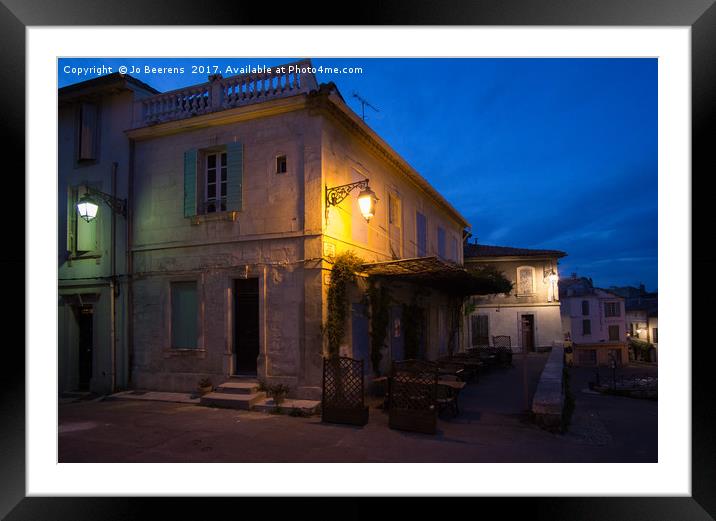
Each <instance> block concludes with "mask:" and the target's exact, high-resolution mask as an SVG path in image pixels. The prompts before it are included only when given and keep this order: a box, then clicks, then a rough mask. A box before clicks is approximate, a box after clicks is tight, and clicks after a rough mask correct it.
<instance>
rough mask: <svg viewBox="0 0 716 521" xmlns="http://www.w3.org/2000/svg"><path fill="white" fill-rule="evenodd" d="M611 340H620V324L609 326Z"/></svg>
mask: <svg viewBox="0 0 716 521" xmlns="http://www.w3.org/2000/svg"><path fill="white" fill-rule="evenodd" d="M609 341H610V342H618V341H619V326H609Z"/></svg>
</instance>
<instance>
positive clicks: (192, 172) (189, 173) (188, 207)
mask: <svg viewBox="0 0 716 521" xmlns="http://www.w3.org/2000/svg"><path fill="white" fill-rule="evenodd" d="M196 157H197V154H196V149H195V148H194V149H191V150H187V151H186V152H184V217H191V216H193V215H196Z"/></svg>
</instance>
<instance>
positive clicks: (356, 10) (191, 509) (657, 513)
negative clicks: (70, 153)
mask: <svg viewBox="0 0 716 521" xmlns="http://www.w3.org/2000/svg"><path fill="white" fill-rule="evenodd" d="M348 8H349V11H350V13H351V16H350V17H346V16H342V17H341V15H339V14H338V11H337V10H336V6H335V4H333V3H332V4H328V3H326V4H325V5H321V3H315V2H312V3H311V5H310V8H309V7H308V6H307V4H305V3H298V2H297V3H293V4H282V5H281V7H280V8H279V9H273V10H272V9H267V5H266V4H265V3H248V2H240V1H239V2H237V1H204V2H190V1H188V0H173V1H170V0H161V1H154V2H146V1H139V0H121V1H117V0H105V1H103V2H93V1H91V0H77V1H68V0H54V1H53V0H2V2H0V77H1V78H2V84H1V85H2V95H0V104H2V109H1V111H0V114H2V120H3V122H2V129H3V134H2V137H3V139H2V140H1V141H0V146H2V149H3V157H4V158H5V159H6V161H9V159H10V158H12V157H15V158H18V159H19V165H18V166H17V167H16V169H15V170H14V172H19V171H24V157H23V155H22V154H18V151H20V150H23V149H24V145H25V111H24V106H25V104H24V101H25V72H26V71H25V29H26V27H28V26H35V25H214V24H217V25H219V24H225V25H226V24H231V25H246V24H258V25H283V24H306V25H316V24H328V25H344V24H346V23H347V22H349V23H350V24H351V25H373V24H377V25H577V26H597V25H609V26H645V25H646V26H689V27H691V37H692V40H691V42H692V48H691V50H692V60H691V66H692V68H691V73H692V172H693V175H692V180H693V184H694V185H696V184H699V185H700V184H701V182H703V180H704V179H707V177H706V176H707V175H708V174H707V172H708V173H711V172H712V171H713V165H715V164H716V161H715V160H714V149H715V148H716V147H714V145H713V143H712V141H713V138H708V136H709V135H714V128H713V127H714V126H715V125H714V120H715V119H716V118H714V116H715V115H716V114H715V111H714V97H715V96H714V92H716V42H714V39H716V6H714V2H713V0H599V1H597V0H556V1H555V0H553V1H550V0H531V1H520V0H483V1H473V2H470V1H468V0H460V1H458V0H444V1H441V2H437V1H429V0H417V1H416V0H412V1H411V0H400V1H392V2H379V1H375V0H371V1H367V2H363V3H360V4H356V5H354V6H348ZM709 128H710V129H711V131H709ZM28 153H33V151H29V152H28ZM699 172H701V175H700V176H699V175H698V173H699ZM6 174H8V175H6V176H5V183H6V190H7V191H8V193H12V194H15V195H16V198H17V200H16V202H18V203H19V204H22V198H21V197H19V194H20V193H24V189H23V188H24V183H23V179H22V178H21V176H18V175H10V174H11V172H10V171H6ZM684 176H685V177H688V172H684ZM697 181H699V183H697ZM692 193H693V199H692V222H693V225H694V227H695V228H696V227H698V226H701V225H703V224H706V226H708V225H709V224H710V223H711V221H713V217H712V216H711V215H710V208H709V206H710V205H709V204H708V201H706V200H705V198H706V197H709V195H710V193H709V191H708V190H706V189H702V190H693V191H692ZM23 211H24V210H23V209H22V208H21V209H19V211H18V212H19V213H20V215H22V212H23ZM8 214H9V215H8V216H9V217H10V219H8V221H10V220H16V219H17V218H18V216H17V212H8ZM709 228H711V227H709ZM8 230H9V231H10V234H11V235H12V233H15V234H16V235H17V236H16V237H11V238H8V239H6V241H8V242H10V243H11V244H13V245H14V246H13V247H12V248H4V249H3V250H2V253H1V254H0V255H2V257H1V258H0V262H1V264H0V265H1V266H2V267H3V269H4V271H5V273H20V272H23V271H24V268H25V258H24V253H23V252H24V248H22V247H19V245H21V244H22V245H24V244H25V241H28V240H31V238H29V237H26V236H25V233H24V230H22V231H21V227H20V226H18V225H17V223H16V222H15V223H13V224H11V225H10V226H8ZM695 232H696V230H694V232H693V236H692V238H697V237H699V235H698V234H697V233H695ZM703 237H707V238H709V239H710V238H711V237H713V231H712V230H710V231H706V232H705V233H704V235H703ZM709 242H711V241H708V240H702V241H699V240H692V244H693V251H692V252H691V255H692V256H691V258H692V273H691V278H689V277H688V276H685V275H684V274H678V275H677V276H679V277H683V279H684V283H686V284H691V280H697V281H699V291H698V292H697V294H695V296H694V300H693V301H692V302H691V303H688V302H686V303H684V305H691V306H692V316H693V318H692V323H693V324H701V325H704V324H709V320H708V318H709V317H707V315H706V313H707V312H708V311H709V310H708V307H707V306H706V305H702V306H699V305H698V302H699V298H700V297H701V300H702V301H705V300H706V298H707V297H706V296H708V295H712V294H714V292H713V291H711V290H713V289H716V288H714V285H715V284H714V281H713V277H711V279H709V277H708V276H707V270H709V269H710V268H713V267H714V265H715V264H716V261H715V258H714V254H713V253H711V250H712V248H711V245H710V244H709ZM31 275H32V274H31V273H26V277H29V276H31ZM6 279H8V280H6V282H5V283H6V289H7V290H9V291H8V292H7V294H8V295H12V298H11V299H7V301H9V302H10V301H11V302H12V309H14V313H16V314H21V313H23V310H24V305H22V303H24V298H23V299H22V300H21V303H18V302H17V300H19V299H18V298H17V296H18V295H24V294H25V291H24V287H21V286H22V282H21V280H20V277H17V276H15V277H13V276H9V277H6ZM7 285H9V287H8V286H7ZM12 312H13V311H7V312H6V315H5V316H6V320H7V321H4V322H5V323H6V324H17V323H19V320H21V317H19V316H18V317H12V316H11V315H10V313H12ZM30 312H31V310H30ZM22 318H24V314H23V317H22ZM7 329H8V330H9V329H10V328H7ZM12 329H13V330H17V329H18V328H17V327H15V328H12ZM706 334H707V333H706V332H705V328H701V329H694V331H693V338H692V339H685V342H684V349H688V348H689V347H690V346H689V343H691V344H692V345H695V346H696V345H701V346H702V347H703V349H693V350H692V407H693V408H692V495H691V496H690V497H640V498H634V497H631V498H630V497H610V498H575V497H571V498H512V497H506V498H499V499H498V498H479V499H476V498H471V499H469V500H464V501H463V500H455V502H454V503H453V504H451V505H450V508H451V509H454V508H459V509H460V510H464V511H466V512H472V513H473V514H474V515H480V516H484V515H486V514H487V512H488V510H496V511H499V512H500V517H501V518H511V517H514V516H515V515H519V513H523V515H529V517H530V518H532V519H613V520H620V519H629V520H636V519H649V520H660V519H664V520H667V519H668V520H672V519H694V520H700V519H713V518H714V516H716V493H714V492H715V491H716V450H714V449H715V447H714V444H715V443H716V430H715V429H714V420H713V417H714V415H713V414H712V413H711V411H712V409H713V408H714V406H713V403H714V398H715V395H716V393H715V392H714V387H713V385H712V383H711V382H712V381H713V378H712V375H711V373H712V371H713V368H714V366H713V365H712V364H711V363H710V362H711V360H709V358H710V353H711V351H712V350H713V347H711V346H710V344H709V343H708V342H707V341H706V338H707V337H706V336H705V335H706ZM699 338H700V339H702V342H701V343H700V342H698V341H697V339H699ZM689 340H691V342H689ZM20 341H21V343H22V344H23V345H24V335H22V334H21V339H20ZM10 345H12V346H13V347H14V349H10V348H9V347H10ZM18 345H19V344H18V343H14V342H9V341H8V345H6V346H5V347H6V348H5V349H4V350H3V351H4V353H3V365H5V366H6V367H7V368H12V370H10V371H4V373H5V374H6V376H5V378H3V379H2V380H0V387H1V388H2V393H0V414H1V417H2V421H0V462H1V463H0V465H1V467H2V472H1V474H0V516H5V515H7V517H6V519H8V520H20V519H35V520H37V519H53V520H57V519H73V520H84V519H87V520H92V521H94V520H98V519H104V520H110V519H138V518H144V517H149V516H151V515H152V513H151V510H149V508H148V507H150V506H161V508H162V509H166V508H171V510H172V511H173V512H177V513H178V512H180V513H181V515H180V517H182V518H186V517H190V516H191V517H198V516H202V515H203V516H206V515H207V514H209V515H210V512H209V511H208V510H207V507H208V504H207V501H208V500H207V499H192V498H170V499H161V500H160V499H147V498H133V499H125V498H37V497H33V498H27V497H25V477H26V476H25V356H24V354H25V353H24V351H23V350H21V349H18V348H17V346H18ZM98 478H101V476H98ZM239 501H240V503H238V502H239ZM260 501H262V500H259V499H246V498H240V499H212V500H211V510H212V511H215V509H216V508H223V507H226V508H230V509H234V512H236V510H235V509H236V507H237V505H239V504H240V505H241V509H242V511H244V512H250V511H252V510H253V509H254V507H258V506H259V505H260V504H261V503H260ZM263 501H265V500H263ZM331 501H333V500H326V499H316V498H302V499H294V500H291V502H290V504H289V503H288V500H272V506H271V508H272V510H271V511H270V512H271V517H277V516H280V515H284V514H283V512H281V510H283V509H286V510H284V511H285V512H286V514H285V515H291V516H292V517H295V516H296V515H301V514H300V512H304V513H315V512H331V513H332V514H335V513H337V512H338V511H337V510H334V509H333V508H332V506H331V505H330V504H329V503H330V502H331ZM348 501H350V503H351V504H348V505H347V504H342V505H340V508H341V511H342V512H344V513H347V515H349V516H351V517H352V518H359V517H363V516H366V515H372V514H373V513H374V512H375V510H376V507H375V506H374V505H373V501H374V500H372V499H363V500H357V499H351V500H348ZM467 501H469V503H467ZM157 502H161V503H162V504H161V505H156V503H157ZM297 502H298V503H299V504H300V505H296V503H297ZM344 502H345V500H344ZM402 503H403V505H402V506H401V508H403V509H406V510H402V512H401V513H402V515H408V512H409V511H410V510H414V511H416V512H420V511H424V509H425V508H426V507H425V503H424V501H423V500H420V499H413V500H411V501H402ZM263 505H264V506H261V508H266V506H265V503H263ZM326 507H328V510H327V509H326ZM276 509H277V510H276ZM289 509H290V510H289ZM297 512H299V513H298V514H297ZM164 513H165V515H166V514H167V513H168V512H167V511H166V510H165V511H164Z"/></svg>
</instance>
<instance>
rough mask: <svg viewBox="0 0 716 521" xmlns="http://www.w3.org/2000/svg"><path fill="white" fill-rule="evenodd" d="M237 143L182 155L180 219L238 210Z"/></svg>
mask: <svg viewBox="0 0 716 521" xmlns="http://www.w3.org/2000/svg"><path fill="white" fill-rule="evenodd" d="M242 184H243V147H242V145H241V143H229V144H226V145H223V146H218V147H212V148H206V149H191V150H187V151H185V152H184V217H194V216H197V215H212V214H222V213H226V212H236V211H241V209H242Z"/></svg>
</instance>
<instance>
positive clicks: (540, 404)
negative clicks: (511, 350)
mask: <svg viewBox="0 0 716 521" xmlns="http://www.w3.org/2000/svg"><path fill="white" fill-rule="evenodd" d="M563 369H564V349H563V348H561V347H558V348H555V349H552V352H551V353H550V355H549V358H548V359H547V363H546V364H545V366H544V369H543V370H542V374H541V375H540V379H539V383H538V384H537V390H536V391H535V395H534V398H533V399H532V414H533V415H534V419H535V422H536V423H537V424H538V425H539V426H540V427H543V428H545V429H548V430H553V431H558V430H560V429H561V427H562V411H563V409H564V387H563V378H564V375H563Z"/></svg>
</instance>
